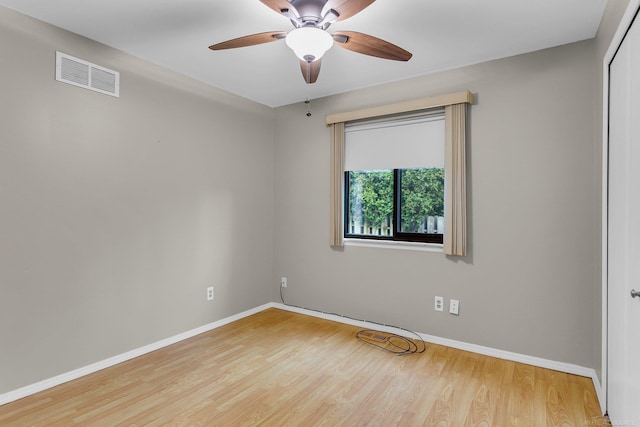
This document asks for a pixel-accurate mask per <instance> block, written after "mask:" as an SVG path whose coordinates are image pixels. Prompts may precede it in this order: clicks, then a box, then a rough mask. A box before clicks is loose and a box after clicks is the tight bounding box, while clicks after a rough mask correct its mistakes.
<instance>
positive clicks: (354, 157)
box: [344, 111, 445, 171]
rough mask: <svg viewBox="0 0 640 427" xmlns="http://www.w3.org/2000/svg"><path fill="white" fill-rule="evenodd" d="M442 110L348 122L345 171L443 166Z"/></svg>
mask: <svg viewBox="0 0 640 427" xmlns="http://www.w3.org/2000/svg"><path fill="white" fill-rule="evenodd" d="M444 133H445V121H444V112H443V111H438V112H436V113H434V112H429V113H422V114H420V115H417V116H416V115H412V116H410V117H401V118H394V119H384V120H375V121H367V122H364V123H362V122H359V123H347V124H346V126H345V164H344V170H345V171H359V170H380V169H411V168H434V167H444V138H445V134H444Z"/></svg>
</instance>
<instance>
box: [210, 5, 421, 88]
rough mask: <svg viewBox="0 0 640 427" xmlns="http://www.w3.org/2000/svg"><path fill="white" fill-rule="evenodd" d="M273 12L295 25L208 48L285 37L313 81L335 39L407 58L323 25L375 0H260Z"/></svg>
mask: <svg viewBox="0 0 640 427" xmlns="http://www.w3.org/2000/svg"><path fill="white" fill-rule="evenodd" d="M260 1H261V2H262V3H263V4H265V5H266V6H268V7H269V8H271V9H273V10H275V11H276V12H277V13H280V14H282V15H284V16H285V17H287V18H289V19H290V20H291V23H292V24H293V26H294V27H295V29H293V30H291V31H289V32H286V31H271V32H266V33H259V34H252V35H250V36H244V37H239V38H236V39H232V40H227V41H224V42H221V43H217V44H214V45H212V46H209V49H212V50H223V49H234V48H237V47H245V46H253V45H258V44H263V43H269V42H274V41H278V40H282V39H285V42H286V43H287V46H289V47H290V48H291V49H292V50H293V51H294V53H295V54H296V56H297V57H298V58H299V59H300V69H301V70H302V75H303V77H304V80H305V81H306V82H307V83H315V82H316V80H317V79H318V75H319V74H320V64H321V61H322V55H324V53H325V52H326V51H327V50H329V49H330V48H331V46H333V43H334V42H335V43H337V44H338V46H340V47H343V48H345V49H348V50H350V51H353V52H358V53H362V54H364V55H369V56H375V57H378V58H383V59H391V60H394V61H408V60H409V59H411V56H412V54H411V53H410V52H407V51H406V50H404V49H402V48H401V47H398V46H396V45H394V44H392V43H389V42H387V41H385V40H382V39H379V38H377V37H373V36H370V35H367V34H363V33H358V32H355V31H336V32H334V33H333V34H330V33H329V32H328V31H327V29H328V28H329V26H330V25H331V24H332V23H334V22H338V21H343V20H345V19H347V18H350V17H352V16H353V15H355V14H357V13H359V12H360V11H362V10H363V9H365V8H366V7H368V6H369V5H371V4H372V3H373V2H374V1H375V0H260Z"/></svg>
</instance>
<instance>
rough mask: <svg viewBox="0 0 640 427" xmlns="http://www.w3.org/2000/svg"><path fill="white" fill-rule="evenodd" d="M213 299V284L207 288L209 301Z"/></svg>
mask: <svg viewBox="0 0 640 427" xmlns="http://www.w3.org/2000/svg"><path fill="white" fill-rule="evenodd" d="M212 299H213V286H210V287H208V288H207V301H211V300H212Z"/></svg>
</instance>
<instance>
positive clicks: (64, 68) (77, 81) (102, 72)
mask: <svg viewBox="0 0 640 427" xmlns="http://www.w3.org/2000/svg"><path fill="white" fill-rule="evenodd" d="M56 80H58V81H60V82H64V83H68V84H71V85H74V86H78V87H83V88H85V89H89V90H93V91H95V92H100V93H104V94H106V95H111V96H115V97H119V96H120V73H119V72H117V71H113V70H110V69H108V68H104V67H101V66H99V65H96V64H92V63H91V62H87V61H84V60H82V59H78V58H74V57H73V56H70V55H67V54H64V53H62V52H56Z"/></svg>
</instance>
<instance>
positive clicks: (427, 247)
mask: <svg viewBox="0 0 640 427" xmlns="http://www.w3.org/2000/svg"><path fill="white" fill-rule="evenodd" d="M344 245H345V246H355V247H358V246H360V247H367V248H384V249H401V250H407V251H423V252H440V253H442V252H444V246H443V245H441V244H438V243H419V242H395V241H390V240H371V239H348V238H347V239H344Z"/></svg>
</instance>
